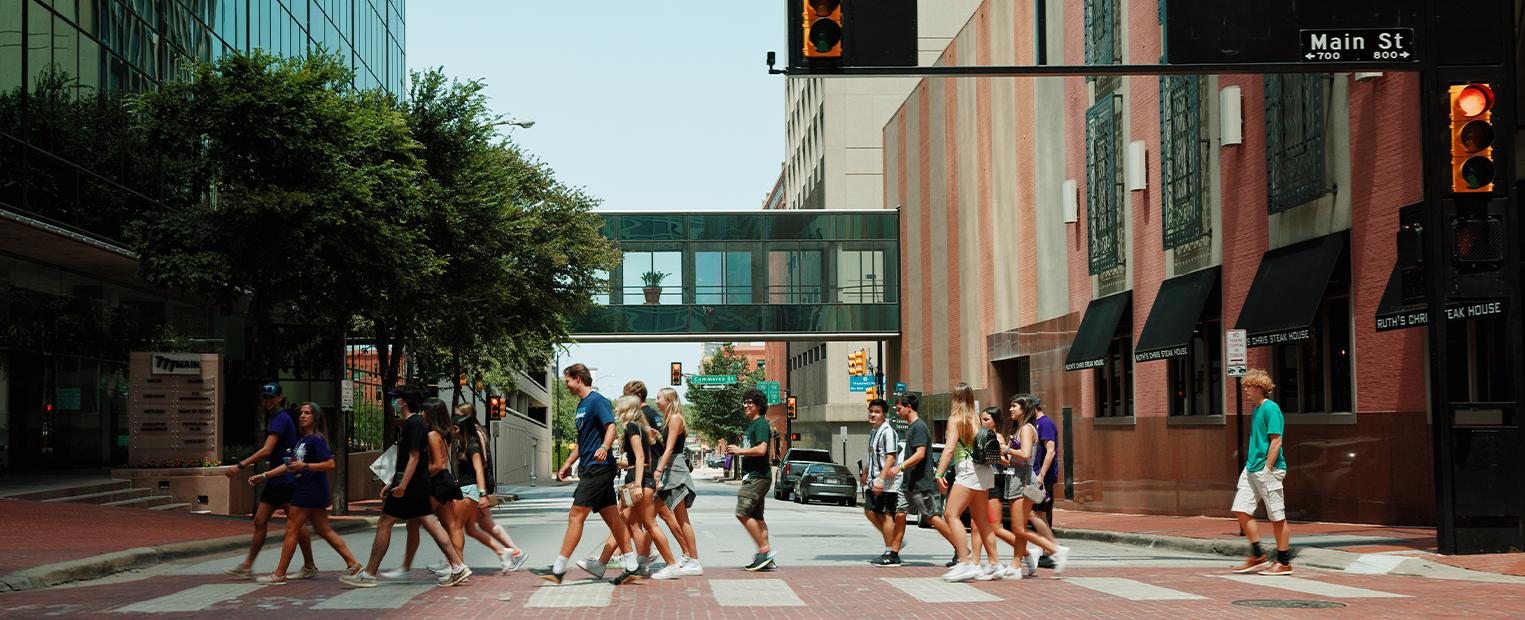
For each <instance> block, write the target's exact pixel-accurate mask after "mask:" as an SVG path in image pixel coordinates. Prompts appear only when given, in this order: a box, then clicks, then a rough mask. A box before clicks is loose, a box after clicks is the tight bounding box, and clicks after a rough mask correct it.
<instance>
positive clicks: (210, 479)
mask: <svg viewBox="0 0 1525 620" xmlns="http://www.w3.org/2000/svg"><path fill="white" fill-rule="evenodd" d="M223 471H224V468H222V467H173V468H162V469H147V468H145V469H113V470H111V477H112V478H115V479H117V480H127V481H129V482H131V483H132V486H133V488H138V489H150V490H153V491H154V492H155V493H158V494H160V495H164V494H168V495H169V496H170V497H173V498H174V501H175V502H177V503H180V502H183V503H187V504H190V505H191V510H195V511H203V510H204V511H210V512H212V513H213V514H220V515H233V514H237V515H243V514H251V513H252V512H253V510H254V501H255V499H256V498H255V495H254V491H255V487H251V486H249V476H252V475H254V474H255V473H256V472H255V471H253V470H249V469H246V470H244V471H241V472H239V473H238V475H236V476H234V477H232V478H229V477H227V476H226V475H225V474H224V473H223Z"/></svg>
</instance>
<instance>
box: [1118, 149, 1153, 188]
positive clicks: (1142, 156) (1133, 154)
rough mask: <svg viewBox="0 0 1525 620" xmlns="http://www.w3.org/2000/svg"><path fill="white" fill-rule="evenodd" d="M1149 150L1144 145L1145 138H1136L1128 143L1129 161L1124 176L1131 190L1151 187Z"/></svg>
mask: <svg viewBox="0 0 1525 620" xmlns="http://www.w3.org/2000/svg"><path fill="white" fill-rule="evenodd" d="M1148 152H1149V151H1148V150H1147V149H1146V148H1145V147H1144V141H1143V140H1134V141H1132V142H1129V143H1128V161H1127V165H1126V166H1125V167H1124V174H1123V177H1124V178H1125V179H1127V187H1128V191H1130V192H1141V191H1144V190H1146V189H1149V166H1148V163H1149V162H1148Z"/></svg>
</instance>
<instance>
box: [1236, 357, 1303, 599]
mask: <svg viewBox="0 0 1525 620" xmlns="http://www.w3.org/2000/svg"><path fill="white" fill-rule="evenodd" d="M1243 383H1244V396H1245V398H1247V399H1249V401H1250V402H1251V403H1254V404H1255V416H1254V417H1253V418H1251V420H1250V445H1249V447H1248V449H1247V450H1246V451H1245V455H1246V456H1247V457H1248V458H1246V459H1245V462H1244V471H1241V472H1239V488H1238V491H1237V492H1236V493H1234V507H1233V508H1232V510H1233V512H1234V516H1235V517H1237V518H1238V519H1239V527H1240V529H1242V530H1244V537H1245V538H1247V539H1249V541H1250V559H1249V560H1247V561H1246V562H1245V563H1244V564H1241V565H1239V566H1236V567H1234V572H1235V573H1239V574H1246V573H1256V572H1258V573H1260V574H1262V575H1290V574H1292V549H1291V546H1290V544H1289V541H1288V539H1289V538H1290V536H1291V535H1290V534H1288V532H1287V505H1286V499H1285V497H1286V492H1285V490H1284V489H1283V488H1282V480H1284V479H1285V478H1286V477H1287V459H1286V456H1285V452H1286V451H1285V450H1282V439H1281V432H1282V428H1283V426H1284V425H1285V421H1284V420H1283V419H1282V415H1281V407H1280V406H1278V405H1277V404H1276V402H1275V401H1272V400H1271V399H1270V396H1271V390H1273V389H1275V388H1276V384H1275V383H1272V382H1271V375H1269V374H1266V371H1264V370H1261V369H1259V368H1255V369H1251V370H1250V371H1249V372H1248V373H1246V374H1245V375H1244V379H1243ZM1261 502H1265V505H1266V518H1267V519H1270V520H1271V529H1272V531H1274V532H1275V533H1276V560H1275V561H1274V562H1273V561H1270V560H1269V558H1267V557H1266V554H1265V552H1264V551H1262V550H1261V548H1260V531H1259V529H1258V528H1257V527H1256V525H1255V509H1256V508H1258V507H1259V504H1260V503H1261ZM1268 563H1269V564H1270V566H1269V567H1266V564H1268Z"/></svg>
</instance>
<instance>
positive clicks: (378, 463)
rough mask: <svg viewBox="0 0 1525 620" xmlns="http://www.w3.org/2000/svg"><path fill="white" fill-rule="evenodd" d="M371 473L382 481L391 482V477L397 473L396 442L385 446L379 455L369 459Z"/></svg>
mask: <svg viewBox="0 0 1525 620" xmlns="http://www.w3.org/2000/svg"><path fill="white" fill-rule="evenodd" d="M371 473H373V474H376V478H377V479H379V480H381V481H382V482H383V483H386V484H392V479H393V477H394V476H396V475H397V444H395V443H394V444H392V445H390V446H387V449H386V450H383V451H382V452H381V456H378V457H376V460H374V461H371Z"/></svg>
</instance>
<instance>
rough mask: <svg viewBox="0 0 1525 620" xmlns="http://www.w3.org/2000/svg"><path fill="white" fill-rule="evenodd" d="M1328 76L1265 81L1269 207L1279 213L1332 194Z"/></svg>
mask: <svg viewBox="0 0 1525 620" xmlns="http://www.w3.org/2000/svg"><path fill="white" fill-rule="evenodd" d="M1324 88H1325V85H1324V76H1323V75H1318V74H1297V75H1267V76H1266V171H1267V175H1266V189H1267V208H1268V209H1269V210H1270V212H1271V213H1280V212H1282V211H1285V210H1287V209H1290V208H1292V207H1295V206H1297V205H1300V204H1303V203H1305V202H1308V201H1310V200H1313V199H1316V198H1318V197H1319V196H1323V195H1324V194H1325V193H1327V192H1328V189H1329V188H1328V184H1327V180H1326V179H1325V173H1324V114H1325V110H1324V103H1325V99H1324V98H1325V94H1324Z"/></svg>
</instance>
